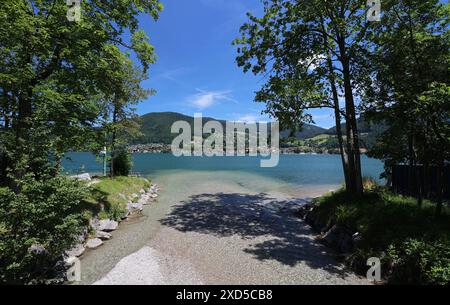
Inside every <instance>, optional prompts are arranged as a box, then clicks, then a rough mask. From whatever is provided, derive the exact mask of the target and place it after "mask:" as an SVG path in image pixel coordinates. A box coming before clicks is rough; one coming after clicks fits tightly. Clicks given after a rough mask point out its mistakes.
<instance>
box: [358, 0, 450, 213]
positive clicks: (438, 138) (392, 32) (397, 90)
mask: <svg viewBox="0 0 450 305" xmlns="http://www.w3.org/2000/svg"><path fill="white" fill-rule="evenodd" d="M383 7H384V11H385V13H384V15H383V18H382V20H381V22H380V23H379V24H377V26H376V27H374V28H373V32H372V33H371V36H372V37H371V41H372V42H373V43H374V44H373V49H374V52H373V54H372V55H371V56H372V67H373V70H372V72H371V77H370V78H368V85H367V88H368V89H367V90H366V99H365V100H366V103H365V104H366V108H367V111H368V113H369V114H370V115H371V117H372V118H375V119H378V120H383V121H384V122H386V123H387V125H388V126H389V128H388V129H387V131H386V132H385V133H383V134H382V135H381V137H380V138H379V139H378V141H377V143H378V147H375V150H374V151H373V152H372V155H373V156H375V157H379V158H381V159H383V160H385V163H386V165H387V167H388V169H387V170H388V171H390V170H391V169H389V167H392V166H393V165H395V164H399V163H406V164H408V165H409V168H410V170H409V172H410V176H409V179H408V180H409V182H410V185H409V189H410V192H411V194H412V193H413V190H417V192H415V193H416V194H417V199H418V203H419V205H420V204H421V202H422V198H423V196H424V194H426V193H427V192H428V190H427V189H424V188H423V186H425V187H426V186H427V185H428V183H427V181H423V180H428V176H429V175H428V172H429V167H430V166H436V167H437V168H438V169H439V170H438V172H439V173H440V172H442V167H443V163H444V161H445V160H448V158H449V156H448V151H449V137H448V134H449V133H450V129H449V121H448V118H449V117H450V112H449V104H448V81H449V79H450V77H449V76H450V75H449V71H448V65H449V61H450V56H449V53H448V50H449V47H450V40H449V37H450V36H449V33H450V32H449V28H448V16H449V14H448V12H449V6H448V4H446V5H444V4H441V3H439V1H437V0H434V1H418V0H417V1H416V0H408V1H385V3H384V4H383ZM418 165H421V166H423V168H424V174H423V175H422V178H421V176H420V175H419V171H418V170H417V166H418ZM440 175H441V174H439V175H438V176H440ZM438 189H439V190H438V192H437V194H436V195H435V197H436V198H438V199H437V201H439V202H441V201H442V198H441V199H439V197H441V196H442V186H440V187H438ZM439 209H440V204H438V214H439V213H440V211H439Z"/></svg>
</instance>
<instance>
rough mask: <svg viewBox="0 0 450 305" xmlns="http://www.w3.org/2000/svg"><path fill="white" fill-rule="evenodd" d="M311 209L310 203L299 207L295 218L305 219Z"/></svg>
mask: <svg viewBox="0 0 450 305" xmlns="http://www.w3.org/2000/svg"><path fill="white" fill-rule="evenodd" d="M312 208H313V204H312V203H307V204H304V205H302V206H300V208H299V209H298V211H297V216H298V217H300V218H301V219H305V217H306V215H307V214H308V213H309V212H310V211H311V210H312Z"/></svg>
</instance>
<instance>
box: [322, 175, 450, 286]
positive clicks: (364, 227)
mask: <svg viewBox="0 0 450 305" xmlns="http://www.w3.org/2000/svg"><path fill="white" fill-rule="evenodd" d="M365 185H366V188H367V189H366V192H365V195H364V197H363V198H355V197H352V196H351V195H350V194H349V193H347V192H345V191H344V190H340V191H337V192H335V193H330V194H328V195H326V196H323V197H321V198H320V199H319V200H318V201H317V203H316V204H317V206H318V212H317V213H318V215H319V219H320V221H321V223H324V224H330V223H333V224H339V225H340V226H343V227H345V228H348V229H349V230H350V231H352V232H359V233H360V234H361V237H362V240H361V241H359V242H358V243H357V244H356V248H355V249H354V252H353V253H352V254H351V255H350V257H349V258H348V259H347V262H348V264H349V265H350V266H352V267H353V268H355V269H356V270H357V271H361V272H363V271H364V272H365V271H366V270H367V268H366V266H365V261H366V260H367V258H368V257H380V258H382V270H385V271H384V272H385V275H386V277H387V279H388V280H389V282H392V283H414V284H448V283H449V282H448V280H449V277H448V275H449V266H450V265H449V264H448V262H449V254H450V243H449V242H448V241H449V238H450V209H447V210H445V213H444V215H443V216H442V217H441V218H439V219H436V218H435V217H434V208H435V204H433V203H431V202H427V201H426V202H424V204H423V206H422V208H419V207H418V206H417V204H416V203H415V200H414V198H410V197H403V196H400V195H395V194H392V193H391V192H389V191H387V190H385V189H384V188H382V187H379V186H378V187H376V186H375V185H374V183H373V182H370V183H369V181H368V180H366V183H365ZM388 271H389V272H388Z"/></svg>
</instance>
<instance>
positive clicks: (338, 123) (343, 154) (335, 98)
mask: <svg viewBox="0 0 450 305" xmlns="http://www.w3.org/2000/svg"><path fill="white" fill-rule="evenodd" d="M327 61H328V68H329V70H330V86H331V91H332V93H333V103H334V117H335V121H336V136H337V139H338V143H339V151H340V153H341V161H342V169H343V171H344V179H345V188H346V189H347V190H348V189H351V183H350V177H349V165H348V155H347V152H346V150H345V148H344V138H343V136H342V127H341V113H340V107H339V95H338V91H337V87H336V80H335V77H334V71H333V64H332V62H331V58H330V57H328V60H327Z"/></svg>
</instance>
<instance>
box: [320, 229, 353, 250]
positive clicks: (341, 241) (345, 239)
mask: <svg viewBox="0 0 450 305" xmlns="http://www.w3.org/2000/svg"><path fill="white" fill-rule="evenodd" d="M322 240H323V241H324V242H325V243H326V244H328V245H329V246H331V247H333V248H334V249H336V250H337V251H339V252H341V253H349V252H350V251H351V250H352V249H353V239H352V234H351V233H350V232H349V231H348V230H346V229H345V228H342V227H340V226H337V225H334V226H333V227H331V229H329V230H328V231H327V232H326V233H325V234H324V235H323V236H322Z"/></svg>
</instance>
